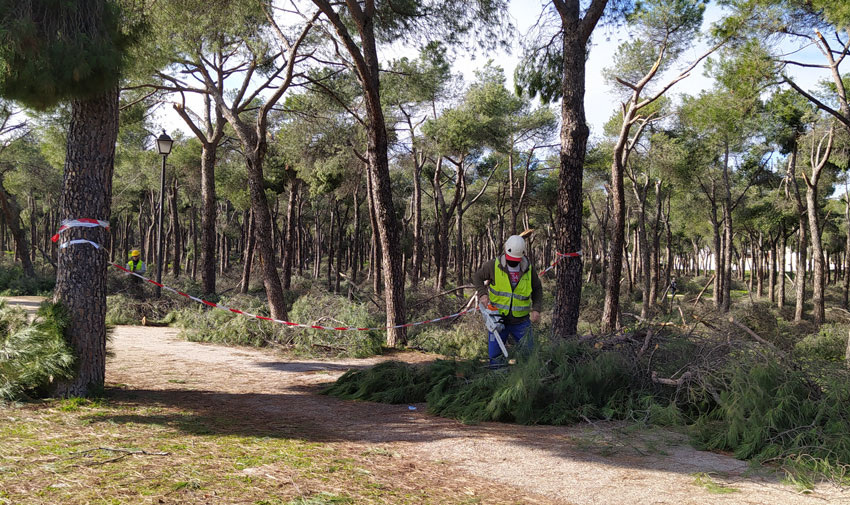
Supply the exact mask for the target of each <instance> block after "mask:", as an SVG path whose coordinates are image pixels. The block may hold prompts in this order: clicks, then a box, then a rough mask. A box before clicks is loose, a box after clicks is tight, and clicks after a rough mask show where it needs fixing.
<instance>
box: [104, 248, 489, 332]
mask: <svg viewBox="0 0 850 505" xmlns="http://www.w3.org/2000/svg"><path fill="white" fill-rule="evenodd" d="M110 265H112V266H114V267H115V268H117V269H119V270H122V271H124V272H125V273H128V274H130V275H134V276H136V277H138V278H140V279H142V280H144V281H146V282H149V283H151V284H153V285H155V286H159V287H160V288H162V289H165V290H167V291H171V292H172V293H174V294H177V295H180V296H182V297H185V298H188V299H190V300H194V301H196V302H198V303H201V304H203V305H206V306H208V307H212V308H214V309H220V310H224V311H228V312H232V313H234V314H241V315H243V316H248V317H253V318H256V319H262V320H263V321H271V322H273V323H278V324H283V325H286V326H292V327H296V328H310V329H314V330H336V331H376V330H387V329H390V328H409V327H411V326H419V325H421V324H428V323H436V322H438V321H445V320H446V319H451V318H453V317H458V316H461V315H463V314H466V313H467V312H473V311H474V310H477V308H473V309H469V310H463V311H460V312H458V313H457V314H452V315H450V316H443V317H438V318H436V319H429V320H427V321H419V322H416V323H407V324H397V325H395V326H378V327H375V328H357V327H353V326H338V327H330V326H319V325H315V324H302V323H293V322H291V321H283V320H281V319H274V318H271V317H265V316H258V315H256V314H251V313H250V312H245V311H243V310H239V309H233V308H230V307H227V306H225V305H219V304H217V303H214V302H210V301H208V300H204V299H201V298H197V297H195V296H192V295H190V294H188V293H184V292H182V291H180V290H177V289H174V288H172V287H169V286H166V285H165V284H161V283H159V282H156V281H155V280H153V279H148V278H147V277H144V276H142V275H139V274H137V273H136V272H131V271H130V270H129V269H127V268H125V267H123V266H121V265H119V264H118V263H110Z"/></svg>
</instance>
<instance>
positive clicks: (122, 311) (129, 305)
mask: <svg viewBox="0 0 850 505" xmlns="http://www.w3.org/2000/svg"><path fill="white" fill-rule="evenodd" d="M188 303H194V302H188V301H185V300H183V299H182V298H179V297H177V298H173V297H169V296H166V295H163V297H162V298H159V299H156V298H146V299H139V298H136V297H133V296H128V295H126V294H118V295H112V296H107V297H106V324H108V325H111V326H116V325H123V324H142V317H144V318H145V319H146V320H147V321H148V322H150V323H155V324H166V323H171V322H173V321H174V319H175V316H174V315H171V313H172V312H173V311H175V309H178V308H179V307H181V306H186V304H188Z"/></svg>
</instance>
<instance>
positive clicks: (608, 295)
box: [602, 150, 648, 333]
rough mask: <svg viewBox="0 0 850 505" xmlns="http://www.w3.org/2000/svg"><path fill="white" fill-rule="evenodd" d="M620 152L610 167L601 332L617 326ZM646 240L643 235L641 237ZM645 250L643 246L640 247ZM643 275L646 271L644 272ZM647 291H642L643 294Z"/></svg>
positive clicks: (621, 201)
mask: <svg viewBox="0 0 850 505" xmlns="http://www.w3.org/2000/svg"><path fill="white" fill-rule="evenodd" d="M619 157H620V153H619V152H617V151H616V150H615V152H614V158H615V161H614V163H613V165H612V167H611V199H612V201H613V209H612V212H611V243H610V247H609V249H608V256H609V258H610V260H609V262H608V279H607V280H608V282H607V284H606V285H605V304H604V306H603V308H602V333H611V332H613V331H614V330H616V329H617V328H618V327H619V315H620V280H621V279H622V277H623V241H624V236H623V234H624V233H625V226H626V220H625V213H626V199H625V195H624V190H623V167H622V165H620V161H619V159H618V158H619ZM643 240H644V241H645V240H646V239H645V237H644V239H643ZM641 245H643V244H641ZM641 249H642V251H641V253H642V254H643V251H645V248H644V247H641ZM644 275H646V273H645V272H644ZM647 295H648V293H646V292H644V295H643V296H647Z"/></svg>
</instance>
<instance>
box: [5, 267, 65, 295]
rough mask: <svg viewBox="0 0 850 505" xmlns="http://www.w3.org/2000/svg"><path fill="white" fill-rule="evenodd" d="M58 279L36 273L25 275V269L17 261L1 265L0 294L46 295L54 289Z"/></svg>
mask: <svg viewBox="0 0 850 505" xmlns="http://www.w3.org/2000/svg"><path fill="white" fill-rule="evenodd" d="M55 285H56V279H55V277H52V276H44V275H41V274H38V273H37V274H36V275H35V277H27V276H26V275H24V269H23V268H22V267H21V266H20V265H18V264H15V263H12V264H8V263H7V262H5V261H4V262H3V264H2V265H0V295H3V296H46V295H48V294H49V293H50V292H52V291H53V287H54V286H55Z"/></svg>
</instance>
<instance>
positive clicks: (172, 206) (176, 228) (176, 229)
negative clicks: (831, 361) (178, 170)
mask: <svg viewBox="0 0 850 505" xmlns="http://www.w3.org/2000/svg"><path fill="white" fill-rule="evenodd" d="M177 189H178V188H177V178H176V177H175V178H174V183H173V184H172V185H171V191H169V193H168V210H169V213H170V214H171V233H172V243H173V244H174V256H173V261H172V273H173V274H174V277H175V278H178V277H180V259H181V258H182V257H183V253H182V246H183V230H182V229H181V227H180V213H179V209H178V208H177V196H178V195H177ZM163 266H165V265H163Z"/></svg>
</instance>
